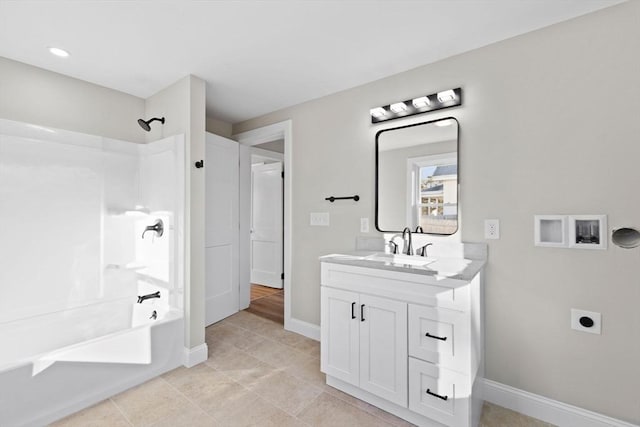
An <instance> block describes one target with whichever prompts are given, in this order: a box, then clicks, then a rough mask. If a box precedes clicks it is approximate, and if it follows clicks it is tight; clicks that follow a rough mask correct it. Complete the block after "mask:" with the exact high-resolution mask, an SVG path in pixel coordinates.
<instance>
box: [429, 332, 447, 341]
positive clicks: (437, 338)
mask: <svg viewBox="0 0 640 427" xmlns="http://www.w3.org/2000/svg"><path fill="white" fill-rule="evenodd" d="M424 336H425V337H429V338H433V339H436V340H440V341H446V340H447V337H438V336H436V335H431V334H430V333H429V332H427V333H426V334H424Z"/></svg>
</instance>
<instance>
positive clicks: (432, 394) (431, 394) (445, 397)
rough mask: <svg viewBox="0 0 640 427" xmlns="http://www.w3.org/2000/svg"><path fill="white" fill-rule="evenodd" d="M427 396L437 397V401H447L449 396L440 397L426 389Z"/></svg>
mask: <svg viewBox="0 0 640 427" xmlns="http://www.w3.org/2000/svg"><path fill="white" fill-rule="evenodd" d="M427 394H428V395H430V396H433V397H437V398H438V399H442V400H447V399H448V398H449V396H440V395H439V394H437V393H433V392H432V391H431V390H429V389H427Z"/></svg>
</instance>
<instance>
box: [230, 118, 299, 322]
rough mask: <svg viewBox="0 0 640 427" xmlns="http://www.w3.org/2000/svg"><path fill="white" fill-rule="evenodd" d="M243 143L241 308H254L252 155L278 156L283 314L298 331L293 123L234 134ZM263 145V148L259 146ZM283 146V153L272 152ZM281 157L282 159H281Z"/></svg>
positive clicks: (264, 300)
mask: <svg viewBox="0 0 640 427" xmlns="http://www.w3.org/2000/svg"><path fill="white" fill-rule="evenodd" d="M234 139H235V140H236V141H238V142H239V143H240V309H247V308H249V307H250V305H251V244H252V243H251V225H252V222H251V203H252V201H251V194H252V193H251V181H252V176H251V171H252V154H253V155H254V156H255V155H263V156H266V157H271V158H273V156H276V157H275V160H281V161H282V164H283V169H284V172H285V173H284V179H283V180H284V183H283V185H282V186H283V203H282V204H283V215H282V217H283V221H282V232H281V234H282V236H283V239H282V250H281V253H282V268H281V271H282V273H281V275H280V277H281V278H280V279H279V281H280V282H281V283H282V291H281V292H282V294H280V296H279V298H280V304H281V306H282V311H283V313H284V316H283V317H284V328H285V329H287V330H294V331H295V332H298V331H296V330H295V325H293V324H292V321H291V310H290V307H291V291H290V290H291V226H290V225H291V182H292V177H291V154H292V153H291V146H292V140H291V121H290V120H288V121H285V122H280V123H276V124H273V125H269V126H265V127H262V128H259V129H254V130H251V131H247V132H243V133H240V134H237V135H234ZM257 146H260V147H257ZM274 146H281V147H282V148H281V151H282V152H281V153H278V150H273V147H274ZM278 154H279V156H278ZM255 294H256V292H255V291H254V296H255ZM276 298H278V295H277V293H275V294H274V295H267V296H263V297H260V298H254V301H256V303H255V304H257V305H260V304H262V303H267V302H272V303H273V302H274V300H275V299H276Z"/></svg>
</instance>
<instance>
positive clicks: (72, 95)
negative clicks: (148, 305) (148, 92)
mask: <svg viewBox="0 0 640 427" xmlns="http://www.w3.org/2000/svg"><path fill="white" fill-rule="evenodd" d="M154 116H159V117H163V116H165V117H166V119H167V121H166V124H165V125H164V126H162V125H160V123H158V122H154V123H153V124H152V129H151V132H144V131H143V130H142V129H140V126H139V125H138V124H137V122H136V121H137V119H138V118H149V117H154ZM0 118H5V119H10V120H17V121H21V122H25V123H31V124H34V125H39V126H51V127H54V128H59V129H65V130H70V131H75V132H82V133H86V134H92V135H102V136H104V137H109V138H116V139H122V140H126V141H132V142H137V143H144V142H151V141H156V140H158V139H160V138H162V137H163V136H168V135H175V134H185V144H186V147H187V148H186V158H185V165H186V167H187V169H186V170H188V171H191V170H192V168H191V167H190V165H191V163H192V162H190V160H189V157H190V155H191V152H192V151H193V152H194V154H193V155H194V157H197V158H203V154H204V132H205V131H204V129H205V121H206V118H205V85H204V82H203V81H202V80H201V79H198V78H197V77H194V76H187V77H185V78H183V79H181V80H179V81H178V82H176V83H175V84H173V85H171V86H169V87H168V88H166V89H165V90H163V91H160V92H159V93H157V94H156V95H153V96H152V97H150V98H149V99H147V100H144V99H141V98H137V97H135V96H132V95H128V94H124V93H122V92H119V91H116V90H113V89H108V88H105V87H102V86H98V85H95V84H92V83H89V82H86V81H82V80H78V79H75V78H73V77H69V76H65V75H62V74H58V73H54V72H52V71H48V70H44V69H42V68H38V67H34V66H31V65H27V64H23V63H21V62H17V61H13V60H10V59H7V58H2V57H0ZM212 123H213V124H212ZM209 126H210V127H211V126H213V127H214V128H216V129H217V130H218V131H219V132H225V129H226V128H225V124H224V123H217V122H215V121H213V122H212V121H210V123H209ZM192 135H193V136H192ZM200 171H201V170H200ZM200 175H202V177H200ZM194 185H195V188H194V190H193V197H192V194H191V191H190V188H191V174H190V173H187V174H186V177H185V182H184V187H185V190H186V194H185V198H186V209H185V212H184V218H185V230H184V232H185V239H186V241H185V245H186V246H185V257H186V261H185V265H187V266H188V265H190V263H191V262H193V263H194V264H193V265H192V268H186V269H184V268H183V267H182V266H178V267H179V268H181V269H182V271H181V275H182V276H183V277H184V283H185V288H186V292H187V294H188V295H190V294H189V290H190V282H189V279H190V277H189V272H190V270H192V271H193V272H195V273H194V274H195V276H194V280H195V283H196V285H195V287H194V292H195V293H194V295H193V296H187V300H188V302H187V306H186V307H185V308H186V310H187V313H186V315H187V318H186V322H185V324H186V325H187V326H186V327H187V329H188V331H187V333H186V334H185V340H186V341H185V346H186V347H188V348H191V347H197V346H199V345H202V344H204V305H203V304H202V300H203V296H204V258H203V257H204V249H203V245H204V242H202V241H201V237H200V236H201V235H202V230H203V229H204V189H203V185H204V174H198V173H197V171H196V172H194ZM190 203H194V206H193V209H191V206H190V205H189V204H190ZM192 216H193V223H194V224H195V228H194V232H193V233H194V234H193V235H194V240H193V241H192V242H191V243H189V239H190V237H191V234H190V232H189V230H190V229H191V217H192ZM198 224H200V225H198ZM198 245H200V246H198ZM190 253H194V254H195V257H194V258H193V261H190V259H191V258H190ZM191 301H193V304H194V306H195V309H194V311H193V322H190V321H189V319H191V318H192V313H191V309H190V307H189V305H190V304H191ZM201 305H202V308H200V306H201ZM192 330H193V331H194V332H193V334H192V333H191V331H192ZM192 335H193V336H192Z"/></svg>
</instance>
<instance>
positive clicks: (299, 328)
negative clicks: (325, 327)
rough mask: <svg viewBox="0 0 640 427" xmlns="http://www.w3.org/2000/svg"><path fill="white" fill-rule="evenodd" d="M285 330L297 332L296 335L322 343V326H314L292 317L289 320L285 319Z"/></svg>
mask: <svg viewBox="0 0 640 427" xmlns="http://www.w3.org/2000/svg"><path fill="white" fill-rule="evenodd" d="M284 328H285V329H286V330H287V331H291V332H295V333H296V334H300V335H304V336H305V337H307V338H311V339H312V340H316V341H320V326H318V325H314V324H313V323H308V322H304V321H302V320H298V319H294V318H293V317H290V318H288V319H284Z"/></svg>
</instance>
